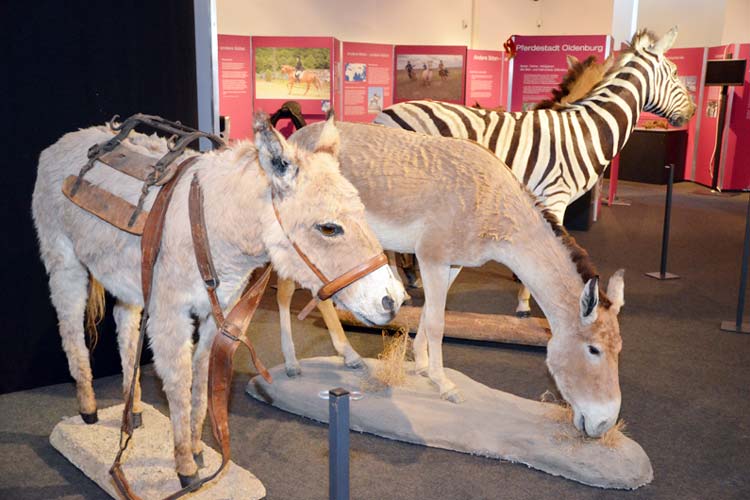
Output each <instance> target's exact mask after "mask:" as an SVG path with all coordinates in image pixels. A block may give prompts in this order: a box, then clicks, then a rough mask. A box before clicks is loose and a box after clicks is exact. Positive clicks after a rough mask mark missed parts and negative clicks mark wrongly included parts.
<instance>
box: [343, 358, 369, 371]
mask: <svg viewBox="0 0 750 500" xmlns="http://www.w3.org/2000/svg"><path fill="white" fill-rule="evenodd" d="M344 364H345V365H346V367H347V368H350V369H352V370H361V369H362V368H366V365H365V362H364V361H362V358H361V357H357V358H355V359H352V360H350V361H347V360H346V359H344Z"/></svg>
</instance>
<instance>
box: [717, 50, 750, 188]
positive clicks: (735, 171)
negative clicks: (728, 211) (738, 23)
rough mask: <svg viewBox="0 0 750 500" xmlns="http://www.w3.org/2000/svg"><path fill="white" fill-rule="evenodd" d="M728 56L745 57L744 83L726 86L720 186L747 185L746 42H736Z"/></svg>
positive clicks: (749, 87) (749, 81)
mask: <svg viewBox="0 0 750 500" xmlns="http://www.w3.org/2000/svg"><path fill="white" fill-rule="evenodd" d="M732 58H734V59H744V60H746V61H748V63H746V66H745V84H744V85H741V86H737V87H730V90H729V102H728V103H727V121H728V122H729V128H728V130H726V132H725V134H726V135H725V137H724V143H725V145H726V147H725V149H724V150H723V151H722V158H723V160H722V162H721V163H722V165H721V168H722V171H723V176H722V181H723V183H722V189H730V190H740V189H749V188H750V44H748V43H743V44H736V45H734V47H733V50H732Z"/></svg>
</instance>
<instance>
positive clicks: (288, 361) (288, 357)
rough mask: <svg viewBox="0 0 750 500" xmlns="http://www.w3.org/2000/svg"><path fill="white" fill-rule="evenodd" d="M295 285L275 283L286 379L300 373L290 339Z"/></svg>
mask: <svg viewBox="0 0 750 500" xmlns="http://www.w3.org/2000/svg"><path fill="white" fill-rule="evenodd" d="M294 288H295V284H294V281H292V280H285V279H282V278H279V279H278V280H277V281H276V302H277V303H278V305H279V325H280V327H281V352H282V353H283V354H284V366H285V367H286V375H287V376H288V377H296V376H297V375H299V374H300V373H302V369H301V368H300V366H299V362H298V361H297V354H296V353H295V352H294V339H293V338H292V316H291V313H290V307H291V305H292V295H294Z"/></svg>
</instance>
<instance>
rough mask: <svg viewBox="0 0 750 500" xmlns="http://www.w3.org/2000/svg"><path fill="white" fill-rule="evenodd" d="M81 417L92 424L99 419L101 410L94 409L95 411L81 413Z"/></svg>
mask: <svg viewBox="0 0 750 500" xmlns="http://www.w3.org/2000/svg"><path fill="white" fill-rule="evenodd" d="M81 418H82V419H83V421H84V422H85V423H86V424H88V425H92V424H95V423H97V422H98V421H99V412H98V411H97V410H94V412H93V413H81Z"/></svg>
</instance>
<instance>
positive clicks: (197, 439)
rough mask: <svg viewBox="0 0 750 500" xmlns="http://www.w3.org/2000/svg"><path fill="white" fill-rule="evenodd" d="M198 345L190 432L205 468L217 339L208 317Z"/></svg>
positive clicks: (202, 324) (195, 453) (196, 454)
mask: <svg viewBox="0 0 750 500" xmlns="http://www.w3.org/2000/svg"><path fill="white" fill-rule="evenodd" d="M198 336H199V338H198V344H197V345H196V346H195V351H194V352H193V388H192V397H193V399H192V408H191V414H190V432H191V434H192V438H193V443H192V447H193V458H194V459H195V463H196V464H197V465H198V467H200V468H203V467H204V462H203V442H202V441H201V436H202V434H203V423H204V422H205V420H206V409H207V407H208V361H209V357H210V354H211V345H212V344H213V341H214V337H216V323H215V322H214V320H213V318H212V317H211V316H207V317H206V318H205V319H203V320H202V321H201V322H200V325H199V326H198Z"/></svg>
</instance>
